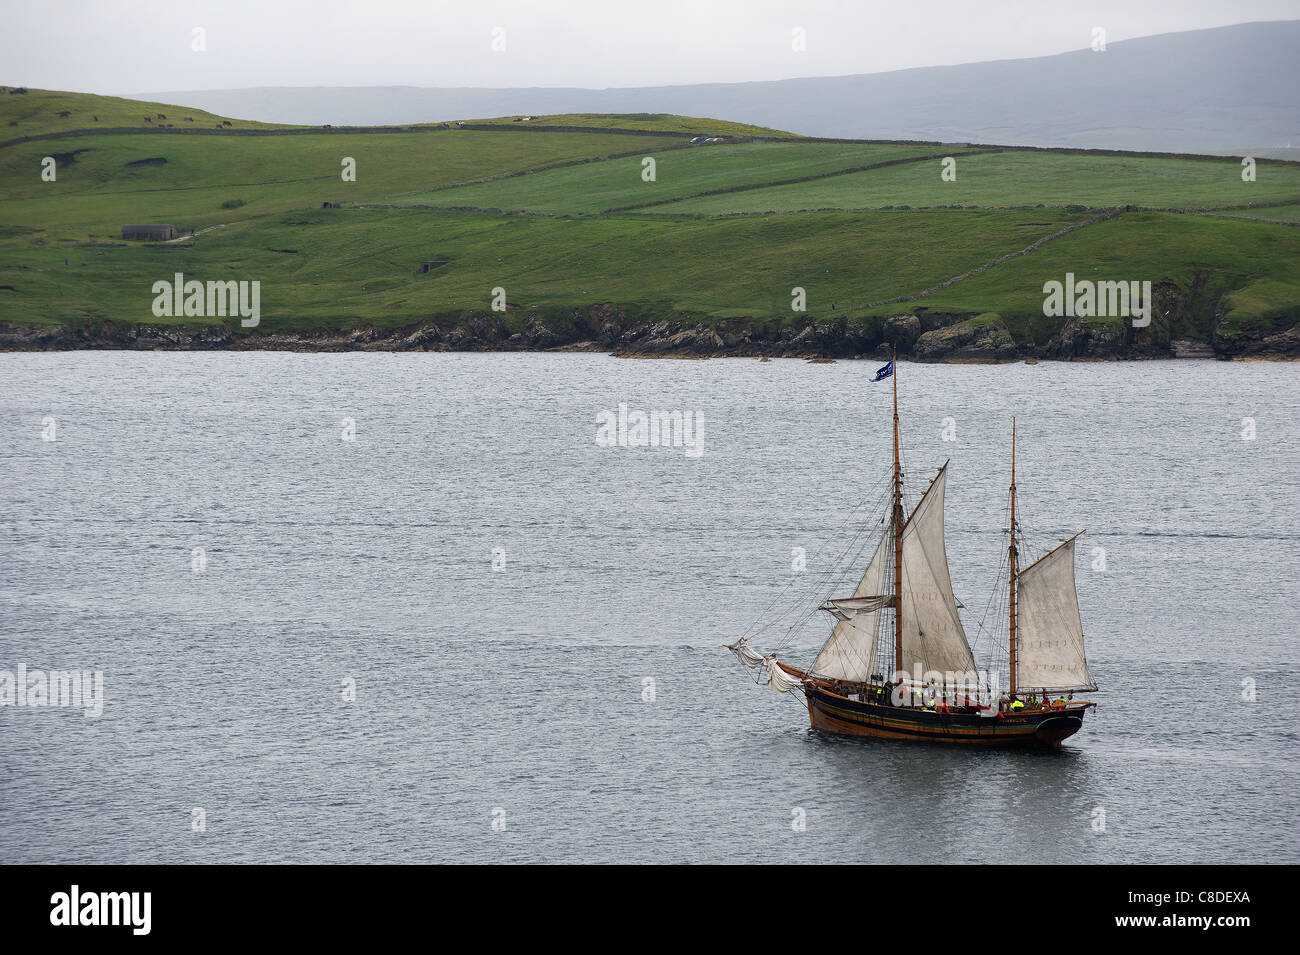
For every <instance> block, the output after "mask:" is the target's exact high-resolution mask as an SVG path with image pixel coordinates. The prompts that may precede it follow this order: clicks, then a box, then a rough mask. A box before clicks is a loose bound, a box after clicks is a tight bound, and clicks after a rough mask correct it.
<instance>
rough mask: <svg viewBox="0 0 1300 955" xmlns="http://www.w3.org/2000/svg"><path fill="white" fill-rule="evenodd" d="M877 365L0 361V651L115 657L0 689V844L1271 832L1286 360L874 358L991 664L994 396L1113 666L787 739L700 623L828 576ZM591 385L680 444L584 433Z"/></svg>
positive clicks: (1283, 691) (1293, 602)
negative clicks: (1023, 703)
mask: <svg viewBox="0 0 1300 955" xmlns="http://www.w3.org/2000/svg"><path fill="white" fill-rule="evenodd" d="M874 370H875V363H871V364H863V363H855V362H840V363H837V364H829V365H813V364H808V363H804V362H799V361H793V360H789V361H774V362H769V363H760V362H757V361H753V360H742V359H733V360H712V361H653V362H652V361H625V360H618V359H613V358H608V357H604V356H592V355H560V354H538V355H522V354H511V355H433V354H428V355H423V354H359V355H296V354H277V353H267V354H221V353H207V354H201V353H195V354H186V353H69V354H7V355H0V428H2V429H3V438H4V440H3V443H2V444H0V473H2V474H3V483H2V485H0V670H9V671H14V670H15V669H16V667H17V666H18V665H19V664H25V665H26V666H27V667H29V668H32V669H37V668H41V669H65V670H83V669H84V670H100V671H103V674H104V686H105V695H106V702H105V704H104V710H103V714H102V716H100V717H99V718H97V719H96V718H88V717H86V716H84V715H83V714H82V713H81V712H80V711H74V710H70V709H66V708H52V707H33V706H21V707H20V706H7V707H2V708H0V862H56V861H57V862H186V861H193V862H258V861H289V862H310V861H338V862H373V861H400V862H424V861H472V862H492V861H496V862H540V861H560V862H573V861H596V862H617V861H664V862H667V861H692V862H782V861H796V862H797V861H810V860H817V861H830V862H860V861H867V862H874V861H882V862H885V861H887V862H899V861H911V862H928V861H957V862H975V861H985V860H987V861H996V862H1028V863H1043V862H1056V863H1063V862H1224V861H1233V862H1235V861H1243V862H1244V861H1249V862H1260V861H1265V862H1291V863H1295V862H1297V861H1300V837H1298V836H1297V825H1296V819H1297V817H1298V811H1300V797H1298V796H1297V784H1298V783H1300V770H1298V769H1297V757H1298V756H1300V736H1298V726H1297V724H1298V721H1300V705H1298V702H1297V700H1298V693H1297V680H1298V679H1300V649H1298V648H1297V624H1298V623H1300V612H1298V611H1297V609H1296V608H1297V598H1296V593H1297V589H1298V580H1297V578H1298V577H1300V574H1298V573H1297V560H1298V558H1300V555H1298V554H1297V550H1298V549H1300V548H1298V546H1297V545H1298V543H1300V432H1298V429H1297V423H1296V395H1297V393H1298V392H1300V369H1298V368H1297V367H1296V366H1295V365H1287V364H1264V363H1257V364H1240V363H1238V364H1221V363H1213V362H1192V361H1188V362H1146V363H1125V364H1055V363H1048V362H1044V363H1041V364H1038V365H1033V366H1030V365H1023V364H1020V365H1010V366H999V367H985V366H948V365H922V366H917V365H910V364H903V365H902V366H901V371H900V378H899V385H900V394H901V405H902V420H903V431H904V445H905V448H906V455H905V456H906V461H905V463H906V466H907V467H908V469H909V470H908V478H909V483H910V487H911V488H912V489H913V490H914V491H919V489H920V488H923V487H924V481H925V479H926V477H928V476H929V475H930V474H932V473H933V469H934V468H935V467H937V466H938V465H940V464H942V463H943V461H944V460H946V459H948V458H951V460H952V464H951V475H950V479H949V481H948V500H947V517H948V547H949V551H950V559H951V564H952V575H953V580H954V586H955V589H956V591H957V594H958V596H959V597H960V598H961V600H962V601H963V603H964V604H965V606H966V608H967V610H966V611H965V614H966V625H967V630H968V632H969V633H970V635H971V636H972V638H976V637H978V639H977V640H976V646H977V653H978V654H979V655H980V656H987V657H988V658H989V659H994V660H996V659H998V652H997V650H996V640H995V639H993V638H992V637H991V636H990V634H988V633H984V632H982V631H981V630H980V628H979V624H980V620H981V618H982V617H984V616H985V611H986V608H987V607H989V605H990V599H991V597H995V596H996V593H997V591H996V588H995V580H994V578H995V573H996V570H997V564H998V561H999V560H1000V558H1001V556H1002V553H1003V551H1004V549H1005V546H1006V539H1005V536H1004V535H1002V534H1001V532H1000V528H1001V527H1002V526H1003V524H1004V521H1005V517H1004V512H1005V504H1006V501H1005V497H1006V485H1007V483H1008V482H1007V467H1008V452H1009V434H1008V432H1009V426H1010V418H1011V416H1012V414H1015V415H1017V417H1018V421H1019V426H1018V427H1019V437H1020V445H1019V447H1020V454H1019V458H1018V466H1019V472H1018V477H1019V485H1020V494H1021V502H1022V504H1023V514H1022V520H1023V522H1024V523H1025V524H1026V525H1027V526H1028V527H1029V528H1030V529H1031V530H1033V531H1036V535H1035V536H1034V537H1033V538H1031V542H1034V541H1037V542H1040V543H1041V544H1043V545H1049V544H1051V543H1054V542H1055V540H1056V539H1057V538H1058V537H1062V536H1065V535H1066V534H1067V533H1072V532H1073V531H1076V530H1079V529H1083V528H1086V529H1087V533H1086V534H1085V535H1084V537H1083V538H1082V539H1081V542H1080V547H1079V552H1078V575H1079V592H1080V602H1081V606H1082V610H1083V618H1084V625H1085V630H1086V633H1087V637H1088V641H1089V648H1090V658H1091V662H1092V666H1093V673H1094V675H1095V676H1096V678H1097V679H1098V681H1099V682H1100V683H1101V685H1102V686H1103V688H1104V691H1105V692H1104V693H1102V694H1100V695H1099V697H1098V700H1099V702H1100V704H1101V705H1100V707H1099V709H1098V711H1097V712H1096V713H1095V718H1094V716H1090V717H1089V719H1088V721H1087V725H1086V726H1085V728H1084V730H1083V732H1082V733H1080V734H1079V735H1077V736H1075V737H1074V738H1072V739H1071V740H1070V741H1068V743H1067V744H1066V748H1065V750H1064V751H1063V752H1061V753H1057V754H1052V753H1037V752H1027V753H1016V752H992V753H981V752H969V751H965V750H957V749H947V748H930V747H925V746H919V745H904V744H897V743H877V742H869V741H867V742H864V741H852V740H842V739H836V738H832V737H825V736H819V735H817V734H815V733H813V732H811V731H810V730H809V728H808V719H807V713H806V710H805V709H804V708H803V705H802V703H801V702H800V701H799V700H798V699H797V698H794V697H793V696H784V697H778V696H776V695H773V694H771V693H769V692H768V691H767V690H765V689H763V688H762V687H759V686H756V685H754V683H753V681H752V676H751V674H750V672H749V671H747V670H745V669H743V668H742V667H741V666H740V665H739V664H738V663H737V662H736V660H735V658H734V657H732V656H731V655H730V654H728V653H727V652H725V651H723V650H722V649H721V648H720V646H719V645H720V644H721V643H723V642H724V641H725V642H730V641H732V640H734V639H735V638H736V637H737V636H739V635H740V634H742V633H744V632H746V631H747V630H749V629H750V628H751V626H752V625H754V624H755V621H756V620H761V619H766V620H770V619H772V618H771V617H770V616H768V617H764V616H763V615H762V611H763V610H764V608H766V607H768V606H769V605H774V606H775V608H776V609H777V611H778V612H779V611H780V610H781V609H784V607H785V606H786V599H787V598H790V597H792V596H794V595H797V594H799V593H802V594H803V595H804V596H806V597H807V598H808V599H809V600H812V599H815V598H818V597H825V596H835V595H838V588H839V586H842V584H841V583H840V580H841V578H842V577H843V573H842V572H841V571H842V565H841V564H836V563H835V562H834V560H833V559H834V558H836V557H837V556H838V555H839V554H840V553H841V552H842V551H844V549H845V548H846V546H848V545H849V544H850V543H851V541H853V540H854V538H855V535H857V534H858V533H859V532H861V531H863V530H864V528H865V527H866V526H867V523H868V522H869V521H871V520H874V519H875V516H876V515H875V513H874V512H873V511H872V509H871V507H870V505H871V504H872V503H873V502H875V501H876V500H877V498H878V497H879V494H880V492H881V490H882V489H883V488H884V487H885V485H884V483H883V482H884V478H885V475H886V472H887V469H888V466H889V458H890V433H889V422H890V418H889V414H890V411H889V401H890V390H889V382H888V381H886V382H882V383H879V384H872V383H871V382H870V377H871V373H872V372H873V371H874ZM620 403H625V404H627V405H628V406H629V408H630V409H634V410H635V409H645V410H649V409H652V408H659V409H665V410H672V409H676V410H681V411H684V412H691V413H693V414H695V415H699V416H702V419H703V442H704V444H703V447H704V453H703V455H702V456H699V457H693V456H691V455H688V454H686V453H684V451H683V449H671V448H620V447H602V446H600V445H598V444H597V442H596V440H595V438H596V430H597V416H598V415H599V414H600V412H601V411H603V410H609V411H614V412H617V410H618V406H619V404H620ZM49 418H53V419H54V420H53V427H54V429H55V430H54V433H53V437H55V439H56V440H53V441H48V440H42V433H43V431H44V432H45V433H46V435H47V436H48V435H49V428H50V423H49V421H48V420H47V419H49ZM345 419H351V422H352V423H353V424H354V427H355V440H343V439H342V437H341V435H342V434H343V433H344V431H345V430H346V429H347V428H348V427H349V426H348V425H347V424H345ZM945 419H951V420H945ZM1243 419H1251V421H1250V422H1247V421H1244V420H1243ZM1252 422H1253V426H1254V438H1253V439H1248V438H1246V437H1243V432H1246V433H1247V434H1249V426H1250V424H1251V423H1252ZM945 429H946V430H947V436H948V437H951V438H953V440H947V441H946V440H944V436H945ZM914 496H915V495H913V497H914ZM799 547H803V548H805V549H806V551H807V554H808V557H807V562H808V563H807V570H806V571H805V572H804V573H802V574H796V573H794V572H793V571H792V569H791V564H792V558H791V552H792V550H793V549H794V548H799ZM198 549H201V550H202V557H203V558H204V559H205V560H206V565H205V566H203V568H202V569H201V570H196V569H195V568H196V550H198ZM1098 549H1101V550H1098ZM1102 550H1104V555H1103V554H1102ZM494 551H495V552H496V557H497V560H496V562H497V565H498V567H499V568H500V569H497V570H494V569H493V561H494ZM850 556H851V555H850ZM1103 556H1104V569H1101V567H1102V565H1103V561H1102V559H1101V558H1102V557H1103ZM851 583H852V582H851V581H850V583H849V585H850V586H851ZM826 632H827V624H826V623H825V622H823V621H816V620H814V621H813V623H812V624H811V625H810V626H807V627H804V628H802V629H800V630H796V631H794V632H793V633H790V634H787V633H786V632H785V629H784V628H783V627H775V628H770V629H769V630H767V631H765V632H764V633H763V634H762V635H761V636H760V637H759V638H757V639H756V642H757V643H758V644H759V645H760V646H761V647H763V648H764V649H771V648H773V647H776V646H781V647H783V648H784V649H783V655H784V656H785V657H786V658H787V659H790V660H791V661H792V662H796V663H805V664H806V663H807V662H809V661H810V660H811V658H812V656H813V655H814V654H815V652H816V649H817V647H818V645H819V640H820V639H822V638H824V636H825V634H826ZM647 678H649V680H652V681H653V684H652V685H651V684H649V683H647ZM348 681H354V683H355V701H351V702H349V701H347V700H345V699H344V691H345V684H347V682H348ZM1244 681H1253V683H1251V682H1244ZM1251 685H1253V686H1254V687H1255V693H1256V699H1255V700H1254V702H1250V701H1247V700H1245V699H1243V695H1244V694H1245V689H1244V688H1248V687H1249V686H1251ZM651 690H653V692H651ZM1245 695H1249V694H1245ZM647 697H653V698H652V699H647ZM196 809H201V810H202V811H203V813H202V818H203V820H204V823H205V829H206V831H202V832H196V831H194V828H195V825H194V822H195V820H196V819H197V818H198V816H197V815H196V814H195V810H196ZM795 809H802V810H803V811H804V816H805V818H806V829H805V830H804V831H795V830H794V829H793V828H792V826H791V822H792V820H793V819H794V818H795V815H794V813H793V810H795ZM494 813H495V815H494ZM1103 813H1104V821H1105V828H1104V831H1097V830H1098V828H1099V826H1098V822H1099V821H1100V819H1101V818H1102V814H1103ZM494 819H495V820H496V821H497V823H498V828H496V829H494V827H493V822H494ZM502 822H504V829H503V830H502V829H500V824H501V823H502Z"/></svg>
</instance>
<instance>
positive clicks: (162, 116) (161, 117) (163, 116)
mask: <svg viewBox="0 0 1300 955" xmlns="http://www.w3.org/2000/svg"><path fill="white" fill-rule="evenodd" d="M158 118H159V119H166V118H167V114H166V113H159V114H158Z"/></svg>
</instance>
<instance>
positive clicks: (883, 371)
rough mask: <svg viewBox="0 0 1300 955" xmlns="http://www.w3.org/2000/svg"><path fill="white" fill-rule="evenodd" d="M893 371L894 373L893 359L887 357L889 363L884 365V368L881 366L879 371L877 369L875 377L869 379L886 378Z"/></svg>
mask: <svg viewBox="0 0 1300 955" xmlns="http://www.w3.org/2000/svg"><path fill="white" fill-rule="evenodd" d="M893 373H894V359H892V358H891V359H889V364H888V365H886V366H885V367H884V368H881V369H880V370H879V371H877V372H876V377H875V378H872V379H871V380H872V381H884V380H885V379H886V378H888V377H889V376H890V375H892V374H893Z"/></svg>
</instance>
